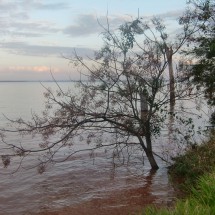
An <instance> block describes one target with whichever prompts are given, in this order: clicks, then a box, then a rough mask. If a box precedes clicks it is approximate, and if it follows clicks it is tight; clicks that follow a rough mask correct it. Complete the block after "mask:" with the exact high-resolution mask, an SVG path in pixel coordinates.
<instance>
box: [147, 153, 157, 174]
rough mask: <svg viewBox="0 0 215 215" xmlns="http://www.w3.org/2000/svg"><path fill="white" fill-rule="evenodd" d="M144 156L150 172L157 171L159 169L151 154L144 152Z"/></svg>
mask: <svg viewBox="0 0 215 215" xmlns="http://www.w3.org/2000/svg"><path fill="white" fill-rule="evenodd" d="M146 156H147V158H148V160H149V163H150V165H151V169H152V170H157V169H159V166H158V164H157V162H156V160H155V158H154V155H153V152H152V151H146Z"/></svg>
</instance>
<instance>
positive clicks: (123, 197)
mask: <svg viewBox="0 0 215 215" xmlns="http://www.w3.org/2000/svg"><path fill="white" fill-rule="evenodd" d="M44 85H46V86H51V87H53V88H56V86H55V84H54V83H44ZM71 85H73V84H72V83H61V86H62V88H63V89H67V88H68V87H69V86H70V87H71ZM43 92H44V88H43V87H42V86H41V85H40V83H34V82H33V83H30V82H26V83H21V82H20V83H17V82H16V83H0V114H1V115H0V126H1V127H5V126H6V123H7V120H6V119H5V117H4V116H3V115H2V113H4V114H5V115H7V116H8V117H10V118H17V117H19V116H21V117H24V118H26V119H28V118H29V117H30V115H31V113H32V111H34V112H37V113H39V112H40V111H42V110H43V106H44V98H43ZM8 138H9V139H10V141H17V137H16V136H15V135H11V136H10V137H8ZM28 141H29V144H33V143H34V142H33V141H34V140H32V139H28ZM1 147H3V145H2V143H1ZM158 150H159V148H158ZM62 155H63V153H62ZM109 155H110V154H108V153H105V152H104V151H102V150H101V151H100V152H99V153H98V154H97V155H96V156H95V159H92V158H91V157H90V155H89V153H87V152H86V153H82V154H79V155H76V156H75V157H72V158H70V159H69V160H67V161H66V162H64V163H59V164H56V165H54V166H50V168H48V169H47V171H46V172H45V173H44V174H42V175H40V174H38V173H37V170H36V169H29V170H25V169H24V168H25V167H27V166H29V165H31V164H33V163H34V161H35V160H36V159H37V157H35V156H32V155H31V156H30V157H28V158H27V159H26V161H24V163H23V166H22V167H21V168H20V169H19V171H17V172H15V173H14V174H10V173H11V172H12V171H13V170H14V168H13V164H18V162H19V160H17V159H16V158H14V159H12V162H11V163H12V164H11V166H9V167H8V168H7V169H5V168H3V166H2V164H1V163H0V173H1V174H0V191H1V192H0V215H21V214H26V215H27V214H28V215H30V214H47V215H48V214H50V215H51V214H53V215H54V214H55V215H56V214H61V215H66V214H113V215H114V214H119V215H120V214H127V213H128V212H134V211H138V210H140V209H141V208H143V207H144V206H145V205H147V204H157V205H158V206H160V205H170V204H171V203H172V202H173V201H174V200H175V196H176V194H175V192H174V189H173V187H172V186H171V184H170V182H169V181H168V176H167V170H166V166H165V165H166V164H165V163H162V162H161V161H158V162H159V164H160V166H161V168H160V169H159V170H158V171H157V172H150V168H149V165H148V163H147V160H144V157H142V156H141V154H140V153H139V152H138V151H137V150H135V149H134V151H133V154H132V156H131V159H130V162H128V163H127V162H126V163H124V164H123V163H122V161H121V160H120V159H119V160H115V162H113V160H112V159H110V156H109ZM59 156H61V155H59ZM143 163H144V166H143Z"/></svg>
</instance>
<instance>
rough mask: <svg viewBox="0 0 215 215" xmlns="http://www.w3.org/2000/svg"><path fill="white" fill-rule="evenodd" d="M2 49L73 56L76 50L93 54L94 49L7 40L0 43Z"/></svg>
mask: <svg viewBox="0 0 215 215" xmlns="http://www.w3.org/2000/svg"><path fill="white" fill-rule="evenodd" d="M0 47H1V49H5V50H7V51H8V52H9V53H12V54H17V55H28V56H40V57H41V56H43V57H48V56H57V57H62V56H71V55H72V53H73V52H74V50H76V52H77V54H78V55H80V56H83V57H84V56H92V55H93V53H94V50H92V49H89V48H75V47H65V46H40V45H30V44H28V43H25V42H5V43H0Z"/></svg>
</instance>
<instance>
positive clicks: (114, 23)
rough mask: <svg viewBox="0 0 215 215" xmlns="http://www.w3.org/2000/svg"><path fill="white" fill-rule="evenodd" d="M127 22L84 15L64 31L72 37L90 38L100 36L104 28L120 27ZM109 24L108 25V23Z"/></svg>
mask: <svg viewBox="0 0 215 215" xmlns="http://www.w3.org/2000/svg"><path fill="white" fill-rule="evenodd" d="M125 21H126V19H125V17H123V16H122V17H120V16H118V17H116V16H115V17H108V18H107V17H106V16H99V17H97V16H96V15H94V14H82V15H79V16H78V18H77V19H76V24H74V25H70V26H69V27H67V28H65V29H64V30H63V33H65V34H68V35H70V36H74V37H78V36H89V35H90V34H98V33H101V32H102V31H104V29H103V27H105V28H107V26H108V25H110V26H111V28H116V27H119V25H120V24H122V23H124V22H125ZM107 22H108V23H107Z"/></svg>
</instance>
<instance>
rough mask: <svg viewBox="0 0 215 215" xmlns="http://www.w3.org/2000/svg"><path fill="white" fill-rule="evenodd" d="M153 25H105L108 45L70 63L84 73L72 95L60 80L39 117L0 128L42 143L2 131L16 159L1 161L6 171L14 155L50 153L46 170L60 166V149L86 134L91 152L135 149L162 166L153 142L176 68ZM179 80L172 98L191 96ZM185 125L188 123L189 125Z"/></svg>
mask: <svg viewBox="0 0 215 215" xmlns="http://www.w3.org/2000/svg"><path fill="white" fill-rule="evenodd" d="M107 23H108V22H107ZM151 24H152V25H154V27H150V25H144V23H143V22H142V21H141V20H140V19H137V20H134V21H132V22H129V23H125V24H124V25H121V26H120V28H119V29H118V30H117V31H111V30H110V28H109V25H108V24H107V27H106V28H104V27H103V30H104V33H103V39H104V46H103V48H102V49H101V50H100V51H99V52H97V53H95V57H94V58H90V57H89V59H88V60H87V61H86V60H85V59H83V58H82V57H80V56H79V55H78V54H76V53H75V56H74V58H73V59H70V61H71V62H72V63H73V65H74V68H75V67H76V68H77V69H80V68H82V70H81V73H82V78H81V80H80V81H79V83H78V84H77V86H76V89H75V90H74V92H73V91H72V90H68V91H64V90H62V88H61V87H60V86H59V85H58V83H56V84H57V85H58V90H57V92H54V91H53V90H51V89H49V88H47V89H46V92H45V94H44V95H45V98H46V108H45V110H44V112H43V114H42V115H36V114H32V120H31V121H25V120H23V119H16V120H11V119H10V121H11V122H12V124H13V128H15V130H13V131H12V130H3V132H18V133H19V134H20V135H24V136H25V135H32V136H33V137H36V138H37V140H38V136H39V137H40V139H39V141H38V143H39V144H38V147H36V148H31V147H28V146H26V145H24V144H14V143H11V142H8V141H7V140H6V139H5V135H4V134H2V135H1V137H2V142H4V144H6V145H7V148H8V149H10V150H12V154H4V155H3V156H2V161H3V163H4V164H5V166H7V165H8V164H9V163H10V157H11V156H14V155H19V156H21V157H25V156H27V155H29V154H31V153H38V152H45V156H43V158H41V159H40V160H39V161H40V167H41V169H42V170H44V168H45V166H46V164H47V163H48V162H57V160H56V159H55V155H56V154H57V152H58V151H59V150H61V149H62V148H64V147H68V148H72V147H74V146H75V145H76V144H78V142H79V140H78V138H77V137H83V138H85V139H86V143H88V144H89V145H90V146H91V147H90V148H89V149H98V148H101V147H108V146H114V147H118V146H122V145H123V146H125V147H127V146H130V145H133V144H135V145H136V144H137V145H139V146H141V149H142V150H143V151H144V152H145V155H146V157H147V158H148V161H149V163H150V165H151V168H152V169H158V164H157V162H156V159H155V153H154V152H153V141H152V137H153V136H156V135H157V136H158V135H159V134H160V131H161V129H162V127H163V126H165V119H166V117H167V116H168V114H172V113H171V111H169V108H168V104H169V102H170V95H172V93H173V91H172V88H171V87H169V86H170V85H171V84H172V83H171V82H170V83H169V78H168V77H169V76H168V72H167V71H166V70H168V66H170V67H172V65H170V58H169V57H168V50H170V47H168V46H167V42H166V41H167V34H164V26H163V25H162V24H161V22H160V21H159V20H158V19H153V20H152V21H151ZM185 30H186V29H185ZM148 33H149V34H148ZM190 33H191V32H189V34H190ZM189 34H188V28H187V31H186V32H185V31H183V34H182V35H183V36H182V37H178V38H179V40H178V43H177V44H178V45H180V46H182V44H184V41H185V39H186V38H188V36H189ZM177 44H176V45H177ZM178 49H179V48H176V50H178ZM172 54H173V52H171V57H172ZM89 60H90V63H89ZM170 70H171V68H170ZM180 81H181V78H180V77H178V78H176V82H177V84H175V83H174V100H180V99H185V98H187V97H188V96H189V98H190V97H192V93H191V92H190V90H189V88H190V84H189V82H187V83H186V84H185V83H184V84H181V82H180ZM183 122H185V123H186V124H189V122H190V120H184V121H183ZM74 153H76V151H72V152H71V153H70V154H69V155H66V157H65V158H64V159H67V158H68V157H69V156H71V155H73V154H74ZM64 159H63V160H64Z"/></svg>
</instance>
